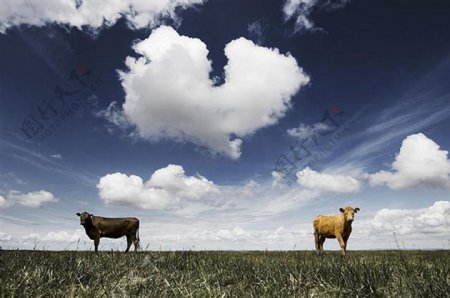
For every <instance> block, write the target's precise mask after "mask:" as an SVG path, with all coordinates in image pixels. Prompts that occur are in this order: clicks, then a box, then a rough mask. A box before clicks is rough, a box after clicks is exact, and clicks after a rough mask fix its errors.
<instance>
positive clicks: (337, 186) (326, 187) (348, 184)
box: [297, 167, 361, 193]
mask: <svg viewBox="0 0 450 298" xmlns="http://www.w3.org/2000/svg"><path fill="white" fill-rule="evenodd" d="M297 182H298V184H300V185H301V186H302V187H305V188H307V189H311V190H317V191H322V192H336V193H349V192H358V191H360V190H361V183H360V182H359V181H358V180H356V179H355V178H353V177H352V176H345V175H331V174H326V173H319V172H316V171H314V170H311V169H310V168H309V167H307V168H305V169H303V170H302V171H299V172H297Z"/></svg>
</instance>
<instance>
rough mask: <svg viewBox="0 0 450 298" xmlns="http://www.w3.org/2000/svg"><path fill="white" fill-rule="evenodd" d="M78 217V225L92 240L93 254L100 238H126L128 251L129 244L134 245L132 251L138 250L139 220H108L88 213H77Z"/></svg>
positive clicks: (132, 218) (96, 249) (128, 218)
mask: <svg viewBox="0 0 450 298" xmlns="http://www.w3.org/2000/svg"><path fill="white" fill-rule="evenodd" d="M77 215H78V216H79V217H80V224H81V225H82V226H83V227H84V229H85V230H86V234H87V235H88V237H89V238H90V239H92V240H94V246H95V252H97V251H98V244H99V243H100V238H102V237H106V238H115V239H117V238H120V237H123V236H127V249H126V250H125V252H127V251H129V250H130V246H131V243H133V244H134V250H135V251H137V250H138V248H139V220H138V219H137V218H134V217H126V218H108V217H100V216H94V215H93V214H89V213H88V212H83V213H81V214H80V213H77Z"/></svg>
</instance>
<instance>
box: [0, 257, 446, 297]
mask: <svg viewBox="0 0 450 298" xmlns="http://www.w3.org/2000/svg"><path fill="white" fill-rule="evenodd" d="M136 295H137V296H147V297H148V296H151V297H161V296H172V297H180V296H187V297H286V296H296V297H340V296H342V297H344V296H345V297H449V295H450V252H449V251H350V252H349V255H348V256H347V257H345V258H343V257H341V256H340V255H339V253H338V252H328V253H325V254H324V255H316V254H315V253H313V252H227V251H223V252H220V251H205V252H192V251H184V252H138V253H128V254H124V253H120V252H100V253H98V254H95V253H93V252H75V251H73V252H72V251H63V252H51V251H19V250H16V251H4V250H3V251H1V250H0V296H18V297H38V296H45V297H48V296H106V297H113V296H114V297H117V296H119V297H121V296H136Z"/></svg>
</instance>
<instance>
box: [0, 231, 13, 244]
mask: <svg viewBox="0 0 450 298" xmlns="http://www.w3.org/2000/svg"><path fill="white" fill-rule="evenodd" d="M11 239H12V235H10V234H6V233H3V232H0V242H8V241H11Z"/></svg>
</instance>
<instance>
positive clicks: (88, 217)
mask: <svg viewBox="0 0 450 298" xmlns="http://www.w3.org/2000/svg"><path fill="white" fill-rule="evenodd" d="M77 216H79V217H80V225H82V226H84V225H85V224H87V223H88V222H90V221H91V219H92V216H94V215H93V214H89V213H88V212H86V211H85V212H83V213H79V212H78V213H77Z"/></svg>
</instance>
